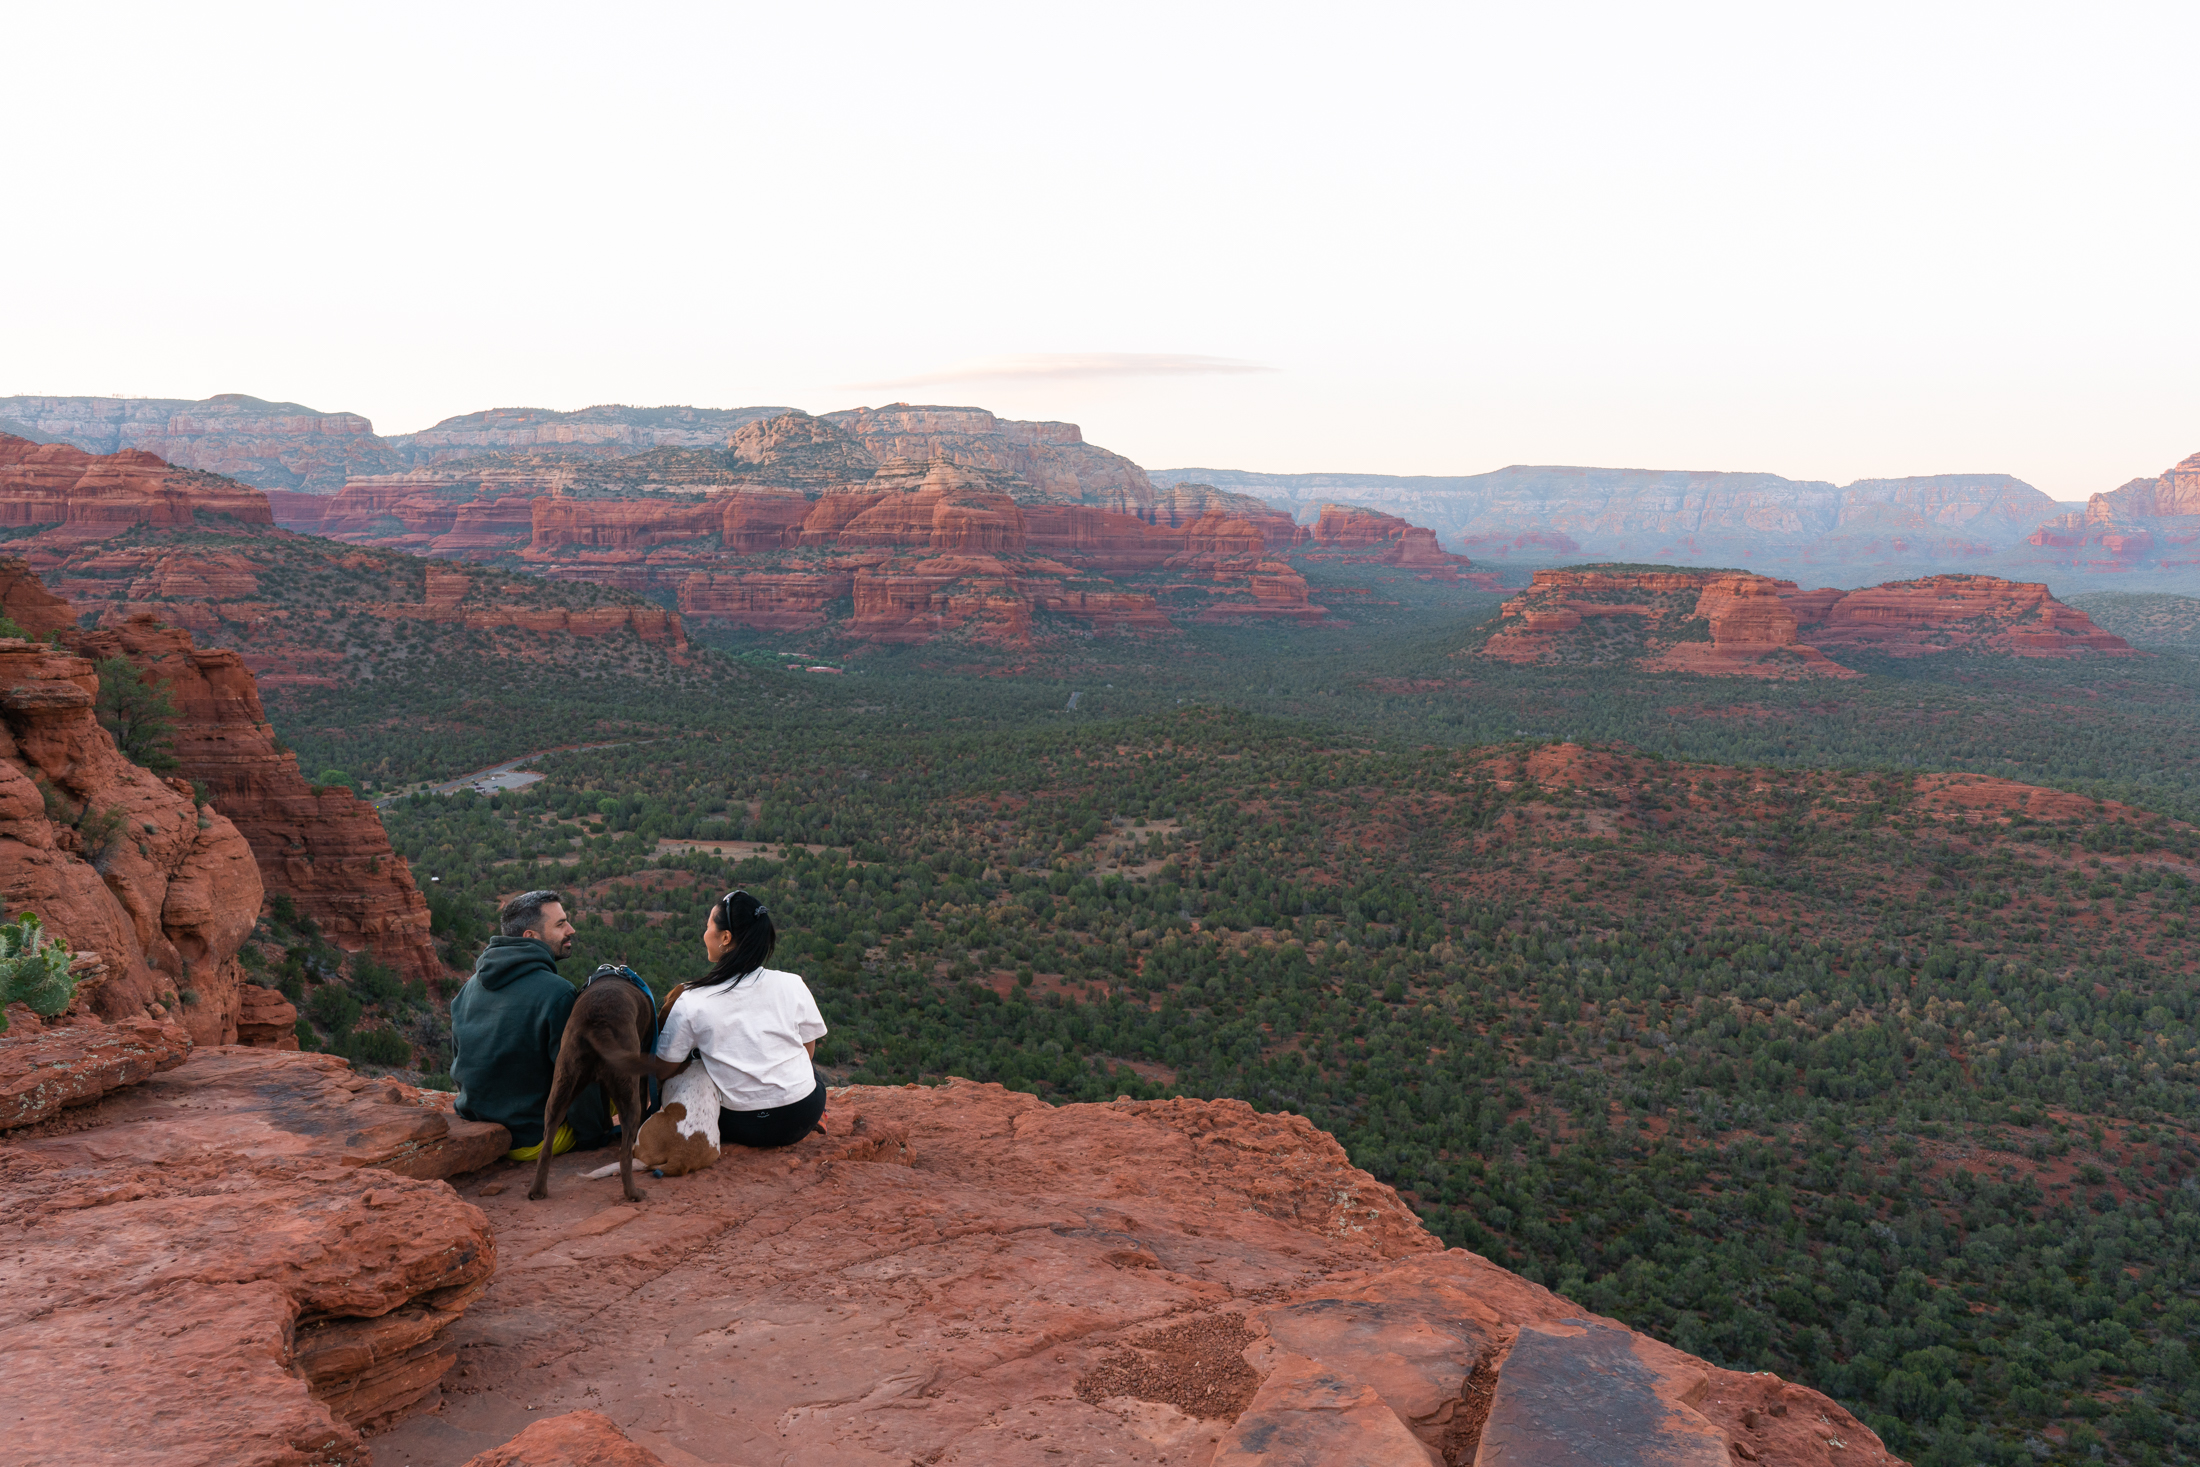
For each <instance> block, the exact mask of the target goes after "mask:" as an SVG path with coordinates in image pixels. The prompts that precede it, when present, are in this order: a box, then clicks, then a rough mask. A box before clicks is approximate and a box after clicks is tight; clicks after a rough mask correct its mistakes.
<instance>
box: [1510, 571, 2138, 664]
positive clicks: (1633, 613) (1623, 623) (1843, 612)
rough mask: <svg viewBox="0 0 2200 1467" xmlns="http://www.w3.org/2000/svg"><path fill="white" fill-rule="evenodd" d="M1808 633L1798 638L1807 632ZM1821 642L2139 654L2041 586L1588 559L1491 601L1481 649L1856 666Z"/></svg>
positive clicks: (1567, 656)
mask: <svg viewBox="0 0 2200 1467" xmlns="http://www.w3.org/2000/svg"><path fill="white" fill-rule="evenodd" d="M1806 638H1807V641H1806ZM1826 648H1834V649H1837V650H1841V649H1845V650H1850V651H1870V652H1878V653H1882V654H1884V655H1888V656H1895V657H1916V656H1924V655H1927V654H1931V653H1935V652H1944V651H1951V650H1955V649H1958V648H1968V649H1970V650H1973V651H1981V652H1996V653H2003V654H2007V655H2011V656H2017V657H2074V656H2086V655H2103V656H2112V657H2116V656H2132V655H2136V654H2134V653H2133V652H2132V650H2131V648H2130V647H2129V646H2128V645H2127V644H2126V643H2125V642H2124V641H2123V639H2122V638H2120V637H2114V636H2110V635H2109V634H2108V633H2106V632H2103V631H2101V630H2100V629H2099V628H2098V627H2096V626H2094V625H2093V624H2092V622H2091V621H2090V620H2088V619H2087V617H2086V615H2085V613H2084V612H2082V611H2079V610H2078V609H2077V608H2076V607H2073V606H2068V605H2065V604H2064V603H2062V602H2060V601H2057V600H2056V599H2055V598H2054V597H2053V596H2052V595H2050V594H2049V593H2048V589H2047V587H2045V586H2043V585H2034V584H2027V583H2023V582H2015V581H2004V580H2000V579H1998V578H1996V577H1993V576H1961V575H1950V576H1932V577H1927V578H1925V579H1923V580H1917V581H1903V582H1896V583H1893V584H1889V585H1885V586H1873V587H1869V588H1866V589H1864V590H1861V591H1836V590H1818V591H1804V590H1802V589H1801V588H1800V587H1798V586H1797V585H1796V584H1795V583H1794V582H1793V581H1782V580H1774V579H1772V578H1770V577H1767V576H1756V575H1750V574H1748V573H1747V572H1733V571H1691V570H1681V569H1674V568H1666V567H1639V568H1637V567H1617V568H1602V567H1584V568H1580V569H1574V570H1555V571H1537V572H1536V574H1535V579H1534V582H1533V584H1532V585H1531V586H1530V587H1529V588H1528V590H1527V591H1525V592H1523V593H1522V594H1521V595H1519V596H1516V597H1514V598H1512V599H1511V600H1509V601H1507V602H1506V603H1505V604H1504V605H1503V607H1501V608H1500V610H1499V613H1498V618H1497V620H1496V622H1495V623H1494V626H1493V629H1492V631H1491V634H1490V636H1489V638H1488V640H1487V641H1486V642H1485V643H1484V644H1483V646H1482V648H1481V655H1483V656H1485V657H1493V658H1496V659H1498V660H1500V661H1505V662H1518V663H1531V664H1532V663H1560V662H1584V663H1596V662H1611V661H1621V660H1626V661H1639V662H1640V663H1641V665H1643V666H1644V667H1647V668H1652V669H1658V670H1666V671H1680V672H1704V673H1733V674H1741V675H1748V676H1796V675H1809V676H1829V677H1846V676H1853V675H1854V674H1852V673H1851V672H1850V671H1849V670H1848V669H1846V668H1843V667H1842V666H1840V665H1839V664H1838V663H1835V662H1833V661H1832V660H1831V659H1829V658H1828V657H1826V655H1825V650H1824V649H1826Z"/></svg>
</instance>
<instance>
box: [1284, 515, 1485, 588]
mask: <svg viewBox="0 0 2200 1467" xmlns="http://www.w3.org/2000/svg"><path fill="white" fill-rule="evenodd" d="M1312 539H1313V542H1314V544H1315V545H1316V546H1318V547H1320V548H1321V549H1322V550H1325V551H1332V552H1337V553H1340V554H1342V555H1345V556H1360V557H1370V556H1371V557H1372V558H1373V559H1375V560H1376V561H1378V562H1379V563H1381V564H1383V565H1392V566H1397V567H1399V568H1400V569H1402V570H1410V571H1418V572H1420V573H1421V579H1422V580H1425V581H1445V582H1449V583H1452V584H1455V585H1456V584H1457V583H1458V582H1459V581H1461V580H1462V579H1464V580H1465V581H1467V582H1468V583H1469V584H1472V585H1476V586H1480V587H1482V588H1483V589H1484V590H1491V591H1494V590H1496V589H1497V586H1498V578H1497V576H1495V575H1494V574H1491V573H1488V572H1477V573H1475V574H1471V575H1466V576H1464V577H1462V575H1461V572H1463V571H1466V570H1468V568H1469V567H1471V566H1472V565H1473V564H1474V562H1473V561H1471V560H1469V559H1467V557H1465V556H1464V555H1453V554H1452V553H1451V552H1450V551H1448V550H1446V549H1444V547H1443V546H1441V545H1440V544H1438V543H1437V540H1436V532H1435V531H1434V530H1431V529H1428V528H1427V527H1425V526H1422V525H1415V524H1408V523H1407V522H1406V521H1404V520H1402V519H1400V518H1398V517H1397V516H1396V515H1390V514H1383V513H1381V512H1380V511H1377V510H1372V509H1361V508H1359V507H1358V506H1357V505H1350V504H1325V505H1323V506H1322V507H1321V517H1320V518H1319V519H1317V520H1316V521H1315V522H1314V528H1313V533H1312Z"/></svg>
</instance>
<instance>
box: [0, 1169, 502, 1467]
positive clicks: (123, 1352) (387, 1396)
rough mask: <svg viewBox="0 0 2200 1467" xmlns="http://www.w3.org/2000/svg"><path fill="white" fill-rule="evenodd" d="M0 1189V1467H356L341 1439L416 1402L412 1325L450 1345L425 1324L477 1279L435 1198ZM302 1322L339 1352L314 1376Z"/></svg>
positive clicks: (178, 1185)
mask: <svg viewBox="0 0 2200 1467" xmlns="http://www.w3.org/2000/svg"><path fill="white" fill-rule="evenodd" d="M7 1175H8V1187H7V1193H8V1198H7V1202H6V1203H5V1205H4V1206H0V1356H4V1358H5V1359H6V1360H7V1362H8V1370H9V1376H10V1380H11V1381H12V1382H13V1388H11V1389H10V1391H9V1392H8V1393H7V1395H8V1401H7V1413H6V1414H7V1415H8V1416H9V1417H10V1418H12V1419H10V1420H9V1421H8V1422H7V1430H6V1433H5V1441H6V1453H5V1455H6V1457H7V1460H9V1461H11V1462H12V1461H22V1462H39V1463H71V1462H87V1463H89V1462H131V1463H145V1464H177V1467H184V1464H191V1467H197V1464H206V1467H216V1464H219V1467H261V1464H266V1467H293V1464H304V1463H308V1462H314V1463H319V1462H346V1463H365V1462H366V1461H367V1460H368V1456H367V1453H366V1451H365V1448H364V1445H363V1443H362V1442H361V1441H360V1438H359V1436H358V1433H357V1431H356V1430H355V1429H354V1424H355V1423H357V1422H359V1421H365V1420H371V1419H372V1418H373V1417H375V1416H377V1415H386V1414H388V1413H389V1412H392V1411H395V1410H401V1409H403V1408H404V1407H406V1406H408V1405H411V1404H414V1403H417V1402H419V1401H420V1400H422V1399H423V1398H424V1397H427V1396H430V1395H432V1394H433V1393H434V1391H435V1388H436V1383H437V1380H438V1379H439V1378H440V1375H441V1373H442V1369H443V1368H444V1367H446V1366H447V1364H448V1356H449V1349H448V1347H447V1346H446V1347H445V1348H444V1349H443V1350H442V1351H441V1356H442V1358H441V1359H437V1358H435V1357H436V1354H437V1352H436V1351H434V1350H428V1351H420V1350H418V1349H417V1347H418V1346H419V1345H420V1344H422V1343H423V1341H422V1340H421V1339H418V1338H415V1337H414V1336H415V1334H416V1333H417V1324H418V1321H417V1319H416V1318H414V1317H413V1315H414V1313H415V1312H417V1311H420V1310H427V1311H428V1312H430V1313H432V1314H434V1315H435V1316H437V1317H438V1318H441V1320H442V1323H443V1324H444V1325H446V1326H447V1324H448V1322H449V1319H450V1318H455V1317H456V1314H455V1311H453V1310H451V1309H448V1308H444V1309H440V1310H435V1309H431V1308H430V1306H432V1305H433V1304H434V1303H436V1302H438V1301H439V1300H440V1301H449V1300H451V1299H452V1298H454V1297H456V1296H460V1295H463V1294H464V1293H465V1292H466V1290H467V1288H468V1286H470V1285H475V1284H478V1282H479V1281H480V1280H481V1279H483V1278H485V1277H486V1276H487V1275H488V1274H489V1273H490V1272H491V1271H492V1270H493V1269H494V1267H495V1261H496V1248H495V1243H494V1240H493V1239H492V1238H491V1237H490V1235H489V1232H488V1229H487V1227H486V1226H485V1224H484V1222H483V1220H482V1218H481V1215H480V1213H478V1212H476V1211H475V1210H474V1209H473V1208H471V1207H468V1206H467V1205H466V1204H465V1203H463V1202H461V1201H459V1199H458V1197H457V1195H456V1194H455V1193H453V1192H452V1191H451V1190H450V1188H449V1187H447V1186H444V1185H443V1184H442V1183H440V1182H417V1181H411V1180H408V1179H404V1178H399V1177H392V1176H390V1175H389V1174H388V1173H386V1172H377V1171H362V1172H356V1173H350V1174H338V1175H337V1176H336V1179H335V1180H317V1179H315V1178H314V1177H312V1176H308V1175H303V1174H293V1175H290V1176H288V1177H280V1176H273V1175H267V1174H254V1173H252V1172H249V1171H239V1170H238V1169H236V1168H234V1167H232V1166H230V1165H226V1164H223V1165H213V1166H205V1165H200V1166H186V1167H176V1166H171V1165H164V1164H157V1163H156V1164H147V1163H144V1162H134V1161H126V1160H116V1161H111V1162H108V1163H106V1164H104V1165H101V1166H97V1167H90V1168H83V1167H69V1166H51V1167H46V1168H43V1169H40V1168H37V1167H36V1166H35V1165H33V1166H25V1165H24V1164H23V1161H22V1158H21V1157H20V1156H16V1155H11V1156H10V1157H9V1158H8V1160H7ZM320 1320H335V1321H340V1322H341V1323H342V1324H344V1325H348V1326H351V1327H352V1328H353V1330H354V1334H353V1336H352V1338H351V1339H350V1341H349V1343H350V1345H351V1351H350V1355H349V1357H348V1358H347V1359H344V1360H342V1361H334V1360H329V1361H323V1362H320V1365H321V1368H319V1369H316V1368H315V1362H313V1361H312V1360H311V1359H306V1360H301V1359H299V1358H297V1356H296V1354H295V1351H294V1345H295V1346H296V1347H300V1348H310V1346H311V1344H312V1342H313V1341H314V1340H315V1338H316V1329H315V1327H314V1322H315V1321H320ZM301 1324H304V1325H305V1327H304V1328H300V1325H301ZM378 1336H380V1337H378ZM376 1362H390V1363H394V1364H395V1365H396V1366H397V1367H398V1368H395V1369H384V1370H381V1371H376V1370H374V1369H372V1368H371V1367H372V1366H373V1365H374V1364H375V1363H376ZM346 1367H349V1369H347V1368H346ZM408 1367H409V1368H408ZM363 1377H364V1378H363Z"/></svg>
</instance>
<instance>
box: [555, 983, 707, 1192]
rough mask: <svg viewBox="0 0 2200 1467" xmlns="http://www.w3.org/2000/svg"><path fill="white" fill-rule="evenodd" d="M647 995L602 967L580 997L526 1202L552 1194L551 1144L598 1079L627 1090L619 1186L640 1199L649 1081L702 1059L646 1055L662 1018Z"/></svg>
mask: <svg viewBox="0 0 2200 1467" xmlns="http://www.w3.org/2000/svg"><path fill="white" fill-rule="evenodd" d="M654 1008H655V1006H654V1005H653V1004H652V1003H651V1002H650V997H649V995H648V994H646V993H644V992H643V991H642V990H641V989H640V988H639V987H638V986H636V985H635V984H632V983H629V982H627V981H626V980H625V979H624V978H621V977H619V976H618V974H617V972H616V971H613V970H606V969H602V968H599V969H597V970H596V971H595V972H594V973H592V974H591V975H589V979H588V986H587V987H586V988H583V989H582V990H581V996H580V997H579V998H578V999H576V1000H574V1003H573V1013H572V1016H571V1017H570V1018H568V1019H567V1020H566V1021H565V1037H564V1038H563V1039H561V1040H560V1041H559V1043H558V1066H557V1069H555V1070H554V1071H552V1072H551V1076H550V1099H549V1101H548V1103H546V1104H545V1105H544V1106H543V1109H542V1155H541V1156H540V1157H538V1158H536V1161H535V1185H534V1186H532V1187H530V1188H528V1190H527V1200H528V1201H530V1202H539V1201H541V1200H542V1199H543V1198H545V1197H547V1196H549V1195H550V1143H551V1140H552V1138H554V1137H555V1136H556V1135H557V1134H558V1127H559V1126H561V1125H563V1124H564V1123H565V1113H566V1111H567V1110H568V1109H569V1108H570V1107H571V1106H572V1104H573V1097H574V1096H576V1095H578V1094H580V1091H581V1087H582V1086H583V1085H593V1084H596V1083H598V1082H599V1081H600V1082H602V1083H603V1084H605V1085H620V1086H623V1087H624V1088H623V1089H620V1090H617V1091H614V1092H613V1093H615V1094H617V1095H618V1096H619V1097H620V1100H619V1121H620V1126H619V1184H620V1185H621V1186H623V1187H624V1188H626V1200H627V1201H629V1202H639V1201H641V1200H642V1194H641V1192H640V1191H639V1190H638V1189H637V1188H636V1187H635V1185H634V1133H635V1132H636V1131H638V1130H640V1129H641V1117H642V1076H644V1075H654V1076H656V1077H657V1078H658V1079H659V1080H669V1079H671V1078H672V1077H673V1076H674V1075H677V1074H679V1073H680V1072H681V1071H682V1070H685V1069H686V1068H687V1067H688V1066H689V1064H691V1063H693V1061H694V1059H695V1056H693V1055H689V1056H688V1057H687V1058H686V1059H684V1060H681V1061H680V1062H679V1063H677V1064H675V1063H673V1062H672V1061H671V1060H662V1059H659V1058H657V1057H656V1056H655V1055H653V1054H647V1053H644V1052H643V1050H642V1035H644V1034H646V1033H648V1032H649V1027H650V1021H651V1020H652V1019H653V1018H655V1017H656V1015H655V1012H654Z"/></svg>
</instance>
